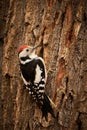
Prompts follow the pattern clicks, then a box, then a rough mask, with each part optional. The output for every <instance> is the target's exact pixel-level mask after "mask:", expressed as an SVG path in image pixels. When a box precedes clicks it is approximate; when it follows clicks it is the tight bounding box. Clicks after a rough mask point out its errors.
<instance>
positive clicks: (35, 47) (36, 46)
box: [32, 44, 41, 51]
mask: <svg viewBox="0 0 87 130" xmlns="http://www.w3.org/2000/svg"><path fill="white" fill-rule="evenodd" d="M40 46H41V44H38V45H35V46H34V47H33V48H32V51H33V50H35V49H37V48H38V47H40Z"/></svg>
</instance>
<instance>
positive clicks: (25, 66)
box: [18, 45, 55, 121]
mask: <svg viewBox="0 0 87 130" xmlns="http://www.w3.org/2000/svg"><path fill="white" fill-rule="evenodd" d="M37 47H38V46H34V47H31V46H28V45H22V46H21V47H20V48H19V49H18V57H19V63H20V70H21V77H22V79H23V82H24V84H25V86H26V89H27V90H28V91H29V94H30V95H31V97H32V99H33V100H34V101H35V102H36V103H37V105H38V106H39V108H40V109H41V111H42V117H45V119H46V121H47V120H48V113H50V114H51V115H52V116H53V117H55V114H54V111H53V107H52V101H51V99H50V98H49V97H48V96H47V95H46V93H45V86H46V81H47V72H46V67H45V63H44V60H43V59H42V58H41V57H39V56H37V55H36V54H35V49H36V48H37Z"/></svg>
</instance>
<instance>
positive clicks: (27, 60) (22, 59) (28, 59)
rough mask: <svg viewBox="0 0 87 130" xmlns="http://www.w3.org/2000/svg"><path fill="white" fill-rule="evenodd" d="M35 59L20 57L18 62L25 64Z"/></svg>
mask: <svg viewBox="0 0 87 130" xmlns="http://www.w3.org/2000/svg"><path fill="white" fill-rule="evenodd" d="M36 57H37V55H34V56H33V55H31V56H25V57H20V58H19V60H20V63H21V64H26V63H29V62H30V61H32V60H33V59H35V58H36Z"/></svg>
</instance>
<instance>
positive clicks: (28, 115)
mask: <svg viewBox="0 0 87 130" xmlns="http://www.w3.org/2000/svg"><path fill="white" fill-rule="evenodd" d="M0 28H1V31H0V57H1V60H0V66H1V68H0V86H1V87H0V130H86V129H87V2H86V0H72V1H71V0H26V1H25V0H7V1H5V0H1V1H0ZM23 44H28V45H31V46H34V45H35V44H41V47H40V48H39V49H38V50H37V54H38V55H39V56H41V57H43V59H44V61H45V64H46V68H47V72H48V78H47V84H46V93H47V95H49V96H50V98H51V99H52V100H53V102H54V103H55V105H56V109H55V110H54V111H55V114H56V119H53V118H52V117H51V115H50V114H49V117H48V122H46V121H45V119H44V118H42V114H41V110H40V109H39V108H38V106H37V104H36V103H35V102H32V100H31V98H30V96H29V93H28V91H27V90H26V89H24V87H23V81H22V79H21V76H20V69H19V62H18V54H17V49H18V47H19V46H20V45H23Z"/></svg>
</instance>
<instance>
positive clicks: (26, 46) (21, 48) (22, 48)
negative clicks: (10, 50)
mask: <svg viewBox="0 0 87 130" xmlns="http://www.w3.org/2000/svg"><path fill="white" fill-rule="evenodd" d="M28 47H29V46H28V45H22V46H21V47H20V48H19V49H18V53H20V52H21V51H23V50H24V49H25V48H28Z"/></svg>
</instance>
